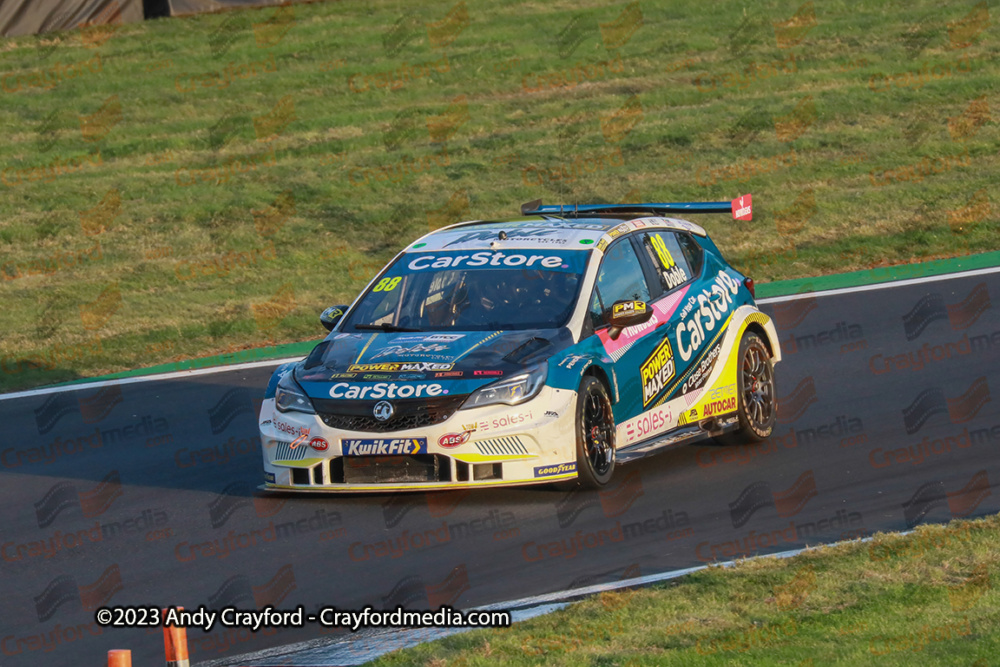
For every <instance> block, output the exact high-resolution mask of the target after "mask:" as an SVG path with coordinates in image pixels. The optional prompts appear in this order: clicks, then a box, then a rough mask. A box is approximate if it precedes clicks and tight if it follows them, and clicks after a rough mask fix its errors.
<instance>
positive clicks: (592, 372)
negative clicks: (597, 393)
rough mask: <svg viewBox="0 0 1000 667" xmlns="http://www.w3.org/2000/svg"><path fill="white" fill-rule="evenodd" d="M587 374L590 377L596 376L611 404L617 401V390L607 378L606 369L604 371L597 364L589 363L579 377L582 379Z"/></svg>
mask: <svg viewBox="0 0 1000 667" xmlns="http://www.w3.org/2000/svg"><path fill="white" fill-rule="evenodd" d="M588 375H589V376H590V377H595V378H597V379H598V380H599V381H600V382H601V384H603V385H604V390H605V391H607V392H608V398H609V399H610V400H611V405H614V404H616V403H617V402H618V392H616V391H615V390H614V388H613V387H612V386H611V380H610V378H608V373H607V371H605V370H604V369H603V368H601V367H600V366H598V365H597V364H591V365H590V366H587V370H585V371H584V372H583V375H582V376H581V377H580V379H581V380H583V378H585V377H587V376H588Z"/></svg>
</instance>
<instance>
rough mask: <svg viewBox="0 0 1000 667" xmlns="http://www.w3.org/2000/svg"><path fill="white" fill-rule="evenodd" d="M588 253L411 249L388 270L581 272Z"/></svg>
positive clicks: (567, 251) (521, 249) (394, 271)
mask: <svg viewBox="0 0 1000 667" xmlns="http://www.w3.org/2000/svg"><path fill="white" fill-rule="evenodd" d="M588 255H589V253H587V252H586V250H549V249H547V248H545V249H541V248H540V249H537V250H536V249H534V248H531V249H528V248H513V249H510V250H502V249H497V250H479V251H476V252H469V251H468V250H466V251H464V252H463V251H461V250H454V251H447V250H439V251H434V252H426V253H421V252H410V253H407V254H405V255H403V257H402V258H401V259H400V260H399V261H398V262H397V263H396V265H395V266H393V267H392V271H391V272H390V273H392V274H393V275H399V274H406V273H422V272H433V271H435V270H440V269H494V270H496V269H525V270H540V271H560V272H564V273H577V274H580V273H583V270H584V268H585V267H586V265H587V257H588Z"/></svg>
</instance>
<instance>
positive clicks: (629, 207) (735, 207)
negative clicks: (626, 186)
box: [521, 195, 753, 220]
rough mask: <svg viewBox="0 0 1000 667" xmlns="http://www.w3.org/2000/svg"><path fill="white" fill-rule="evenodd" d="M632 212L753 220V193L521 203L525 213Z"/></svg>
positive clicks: (622, 213) (586, 215)
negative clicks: (674, 198)
mask: <svg viewBox="0 0 1000 667" xmlns="http://www.w3.org/2000/svg"><path fill="white" fill-rule="evenodd" d="M600 213H604V214H608V215H628V214H633V213H645V214H647V215H649V214H652V215H662V214H664V213H732V214H733V219H734V220H752V219H753V204H752V197H751V195H741V196H739V197H737V198H736V199H734V200H732V201H699V202H674V203H658V204H657V203H648V204H584V205H582V206H580V205H577V204H548V205H544V206H543V205H542V200H541V199H536V200H534V201H529V202H527V203H525V204H521V215H558V216H560V217H572V218H579V217H590V216H592V215H594V214H600Z"/></svg>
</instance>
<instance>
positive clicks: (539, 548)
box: [0, 272, 1000, 667]
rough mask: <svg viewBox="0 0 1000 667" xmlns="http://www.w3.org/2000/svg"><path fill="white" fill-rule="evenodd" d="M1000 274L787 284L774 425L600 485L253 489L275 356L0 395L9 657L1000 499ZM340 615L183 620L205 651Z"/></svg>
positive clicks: (429, 600) (649, 462)
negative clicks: (107, 610) (180, 610)
mask: <svg viewBox="0 0 1000 667" xmlns="http://www.w3.org/2000/svg"><path fill="white" fill-rule="evenodd" d="M998 296H1000V273H996V272H983V273H979V274H978V275H972V274H968V275H964V276H960V277H952V278H950V279H935V280H933V281H924V282H920V283H918V284H907V285H903V286H894V287H889V288H884V289H867V290H862V291H852V292H849V293H842V294H831V295H820V296H802V297H794V298H790V299H789V298H786V299H784V300H781V299H779V300H775V301H774V302H772V303H769V304H768V305H766V306H764V309H765V310H766V311H767V312H769V314H771V315H772V316H773V317H774V318H775V320H776V324H777V328H778V331H779V334H780V339H781V341H782V347H783V349H784V354H785V359H784V361H783V362H782V363H781V364H779V365H778V367H777V371H776V376H777V381H778V397H779V423H778V425H777V429H776V434H775V436H774V437H772V438H771V439H770V440H769V441H767V442H765V443H762V444H761V445H757V446H753V447H735V448H726V447H718V446H713V445H710V444H699V445H688V446H682V447H679V448H676V449H673V450H669V451H667V452H664V453H662V454H660V455H657V456H655V457H653V458H650V459H646V460H643V461H640V462H638V463H635V464H631V465H628V466H623V467H620V468H619V470H618V472H617V473H616V475H615V477H614V479H613V480H612V482H611V484H610V485H609V486H608V488H607V489H606V490H605V491H602V492H600V493H591V492H568V493H567V492H564V491H559V490H555V489H553V488H549V487H533V488H531V487H529V488H522V489H491V490H484V491H458V492H444V493H440V492H439V493H435V494H396V495H387V496H352V497H344V496H297V495H281V496H268V497H266V498H259V497H255V491H254V489H255V488H256V486H257V485H258V484H259V483H260V481H261V464H260V456H261V455H260V451H259V446H258V442H257V440H256V438H257V433H256V419H255V410H256V406H257V404H258V402H259V399H260V397H261V396H262V395H263V388H264V385H265V383H266V381H267V378H268V376H269V374H270V368H267V367H258V368H252V369H241V370H226V371H222V372H218V373H213V374H207V375H201V376H194V377H182V378H170V379H164V380H157V381H151V382H139V383H134V384H121V385H115V384H111V385H108V386H104V387H102V388H84V389H76V390H72V391H65V392H60V393H56V394H46V395H36V396H27V397H22V398H11V399H7V400H0V423H2V424H3V430H2V433H3V435H2V436H0V474H2V484H0V494H2V498H3V501H2V503H0V526H2V537H0V557H2V568H3V575H2V579H0V580H2V582H3V584H2V593H3V598H4V604H3V605H2V607H0V665H3V666H4V667H8V666H9V667H18V666H21V665H39V664H45V665H53V666H55V665H82V664H91V665H97V664H104V660H105V654H106V651H107V650H109V649H112V648H129V649H131V650H132V652H133V660H134V661H135V664H138V665H141V664H160V661H162V660H163V641H162V633H161V631H160V630H159V629H156V628H153V629H104V630H103V631H102V629H101V628H99V627H98V626H97V625H96V623H95V619H94V609H96V608H97V607H100V606H108V605H134V606H165V605H182V606H184V607H185V608H188V609H194V608H196V607H198V606H200V605H206V606H208V607H210V608H214V609H218V608H221V607H224V606H231V605H232V606H237V607H239V608H243V609H246V608H262V607H264V606H266V605H268V604H271V605H274V606H275V607H276V608H278V609H292V608H294V607H296V606H297V605H304V606H305V607H306V608H307V609H315V608H318V607H321V606H335V607H337V608H338V609H353V608H361V607H363V606H365V605H368V604H371V605H373V606H374V607H376V608H393V607H395V605H397V604H402V605H404V606H406V607H407V608H410V609H427V608H437V607H438V606H439V605H442V604H451V605H454V606H456V607H459V608H466V607H472V606H475V605H482V604H488V603H493V602H498V601H503V600H511V599H515V598H521V597H527V596H531V595H535V594H542V593H548V592H553V591H559V590H564V589H570V588H575V587H579V586H585V585H590V584H596V583H601V582H610V581H615V580H619V579H623V578H628V577H634V576H640V575H648V574H653V573H656V572H663V571H669V570H674V569H679V568H684V567H690V566H692V565H698V564H702V563H704V562H706V561H708V560H711V559H713V558H718V559H719V560H731V559H732V558H734V557H739V556H742V555H747V554H753V553H768V552H776V551H784V550H788V549H792V548H796V547H800V546H803V545H806V544H816V543H819V542H832V541H837V540H841V539H845V538H849V537H853V536H861V535H869V534H871V533H873V532H876V531H883V530H886V531H887V530H905V529H908V528H911V527H913V526H915V525H917V524H920V523H928V522H945V521H948V520H950V519H951V518H953V517H960V516H961V517H974V516H980V515H984V514H992V513H996V512H997V511H998V509H1000V495H998V494H993V493H992V492H991V486H992V484H993V483H996V481H997V480H1000V463H998V461H1000V457H998V456H997V453H996V452H997V446H998V444H1000V411H998V410H997V402H995V401H992V399H991V393H992V391H994V390H997V389H998V388H1000V371H998V369H1000V311H998V309H997V308H995V307H993V306H992V301H993V300H994V299H996V298H997V297H998ZM67 443H68V444H67ZM378 543H391V544H392V545H393V547H394V550H392V551H388V549H387V547H386V546H385V545H383V547H382V548H379V549H378V550H376V548H375V546H374V545H377V544H378ZM209 545H217V546H215V547H210V546H209ZM213 549H214V553H213ZM387 551H388V552H387ZM324 634H327V635H329V636H330V637H331V638H332V637H337V636H341V635H343V634H345V633H344V631H341V630H333V629H330V630H327V629H323V628H320V627H318V626H316V625H310V626H307V627H305V628H301V629H282V630H267V631H261V632H258V633H257V634H251V633H250V632H248V631H246V630H234V629H224V628H217V629H215V630H213V631H212V632H211V633H208V634H205V633H202V632H201V631H199V630H195V629H192V630H189V634H188V636H189V643H190V652H191V661H192V663H197V662H199V661H204V660H212V659H218V658H220V657H224V656H227V655H238V654H242V653H247V652H250V651H256V650H260V649H264V648H267V647H271V646H278V645H282V644H289V643H293V642H299V641H304V640H307V639H314V638H317V637H322V636H324Z"/></svg>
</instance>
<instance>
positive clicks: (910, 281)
mask: <svg viewBox="0 0 1000 667" xmlns="http://www.w3.org/2000/svg"><path fill="white" fill-rule="evenodd" d="M991 273H1000V266H998V267H989V268H985V269H975V270H973V271H961V272H958V273H942V274H941V275H939V276H925V277H923V278H905V279H903V280H896V281H892V282H886V283H875V284H873V285H858V286H857V287H842V288H839V289H832V290H822V291H818V292H805V293H802V294H789V295H788V296H776V297H771V298H769V299H757V303H758V304H771V303H781V302H783V301H795V300H796V299H804V298H806V297H811V298H814V299H815V298H819V297H823V296H838V295H841V294H852V293H854V292H870V291H873V290H880V289H889V288H891V287H906V286H908V285H919V284H922V283H929V282H938V281H941V280H952V279H955V278H972V277H974V276H983V275H988V274H991ZM302 358H303V357H288V358H285V359H273V360H270V361H252V362H248V363H245V364H232V365H230V366H212V367H210V368H199V369H197V370H190V371H171V372H169V373H158V374H156V375H140V376H138V377H131V378H122V379H120V380H98V381H96V382H84V383H81V384H74V385H67V386H65V387H43V388H41V389H29V390H27V391H18V392H14V393H11V394H0V401H4V400H10V399H13V398H28V397H31V396H44V395H46V394H56V393H60V392H64V391H78V390H80V389H97V388H100V387H108V386H113V385H123V384H133V383H136V382H153V381H157V380H172V379H176V378H186V377H193V376H195V375H211V374H213V373H225V372H228V371H239V370H244V369H248V368H261V367H266V366H277V365H279V364H283V363H286V362H289V361H298V360H299V359H302Z"/></svg>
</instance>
